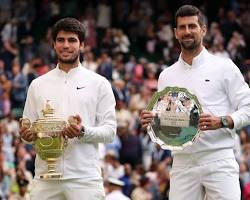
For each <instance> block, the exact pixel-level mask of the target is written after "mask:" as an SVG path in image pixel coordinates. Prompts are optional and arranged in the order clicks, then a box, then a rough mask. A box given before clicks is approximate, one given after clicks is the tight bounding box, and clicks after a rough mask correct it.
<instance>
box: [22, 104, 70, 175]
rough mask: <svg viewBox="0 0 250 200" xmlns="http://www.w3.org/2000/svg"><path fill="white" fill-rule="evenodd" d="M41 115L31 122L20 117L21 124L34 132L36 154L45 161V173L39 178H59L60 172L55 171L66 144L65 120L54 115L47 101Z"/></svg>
mask: <svg viewBox="0 0 250 200" xmlns="http://www.w3.org/2000/svg"><path fill="white" fill-rule="evenodd" d="M42 114H43V116H42V117H41V118H40V119H37V120H36V121H35V122H33V123H31V122H30V120H29V119H27V118H24V119H21V126H26V127H28V128H30V129H31V131H33V132H34V134H36V135H35V138H36V140H35V141H34V146H35V149H36V152H37V154H38V156H39V157H40V158H41V159H42V160H44V161H46V162H47V166H48V170H47V173H45V174H42V175H40V178H41V179H60V178H62V176H63V175H62V173H61V172H57V171H56V164H57V160H58V158H59V157H60V156H61V155H62V154H63V152H64V148H65V147H66V146H67V139H66V138H65V137H63V135H62V131H63V129H64V127H66V126H67V122H66V121H63V120H62V119H60V118H57V117H55V110H54V109H53V108H52V107H51V105H50V104H49V101H47V103H46V105H45V108H44V109H43V110H42Z"/></svg>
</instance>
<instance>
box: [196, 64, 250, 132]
mask: <svg viewBox="0 0 250 200" xmlns="http://www.w3.org/2000/svg"><path fill="white" fill-rule="evenodd" d="M227 62H228V63H227V65H226V68H225V70H224V71H225V75H224V76H225V78H224V89H225V95H227V97H228V98H229V101H230V104H231V107H232V108H231V110H233V112H232V113H229V114H228V115H227V116H225V120H226V124H227V127H225V126H224V127H223V122H222V116H213V115H211V114H208V113H204V114H201V115H200V119H199V128H200V130H202V131H205V130H216V129H219V128H230V129H240V128H242V127H244V126H246V125H249V124H250V89H249V87H248V85H247V84H246V83H245V81H244V78H243V76H242V74H241V72H240V71H239V69H238V67H237V66H236V65H234V64H233V62H232V61H231V60H228V61H227Z"/></svg>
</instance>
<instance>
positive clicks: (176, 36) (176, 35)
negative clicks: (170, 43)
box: [174, 28, 178, 40]
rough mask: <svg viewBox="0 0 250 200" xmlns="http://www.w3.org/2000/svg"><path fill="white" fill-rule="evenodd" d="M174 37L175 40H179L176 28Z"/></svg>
mask: <svg viewBox="0 0 250 200" xmlns="http://www.w3.org/2000/svg"><path fill="white" fill-rule="evenodd" d="M174 36H175V38H176V39H177V40H178V34H177V30H176V28H174Z"/></svg>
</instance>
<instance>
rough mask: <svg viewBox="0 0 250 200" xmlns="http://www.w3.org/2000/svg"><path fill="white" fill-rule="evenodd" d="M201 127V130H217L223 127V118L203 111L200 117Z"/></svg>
mask: <svg viewBox="0 0 250 200" xmlns="http://www.w3.org/2000/svg"><path fill="white" fill-rule="evenodd" d="M199 128H200V130H201V131H207V130H216V129H219V128H222V127H221V118H220V117H217V116H213V115H211V114H207V113H202V114H201V115H200V119H199Z"/></svg>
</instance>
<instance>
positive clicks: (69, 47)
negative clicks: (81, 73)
mask: <svg viewBox="0 0 250 200" xmlns="http://www.w3.org/2000/svg"><path fill="white" fill-rule="evenodd" d="M82 45H83V44H81V43H80V40H79V38H78V35H77V34H75V33H73V32H65V31H59V32H58V34H57V36H56V40H55V42H54V49H55V51H56V55H57V58H58V62H59V65H70V66H72V67H75V66H77V65H78V63H79V55H80V48H81V47H82Z"/></svg>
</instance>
